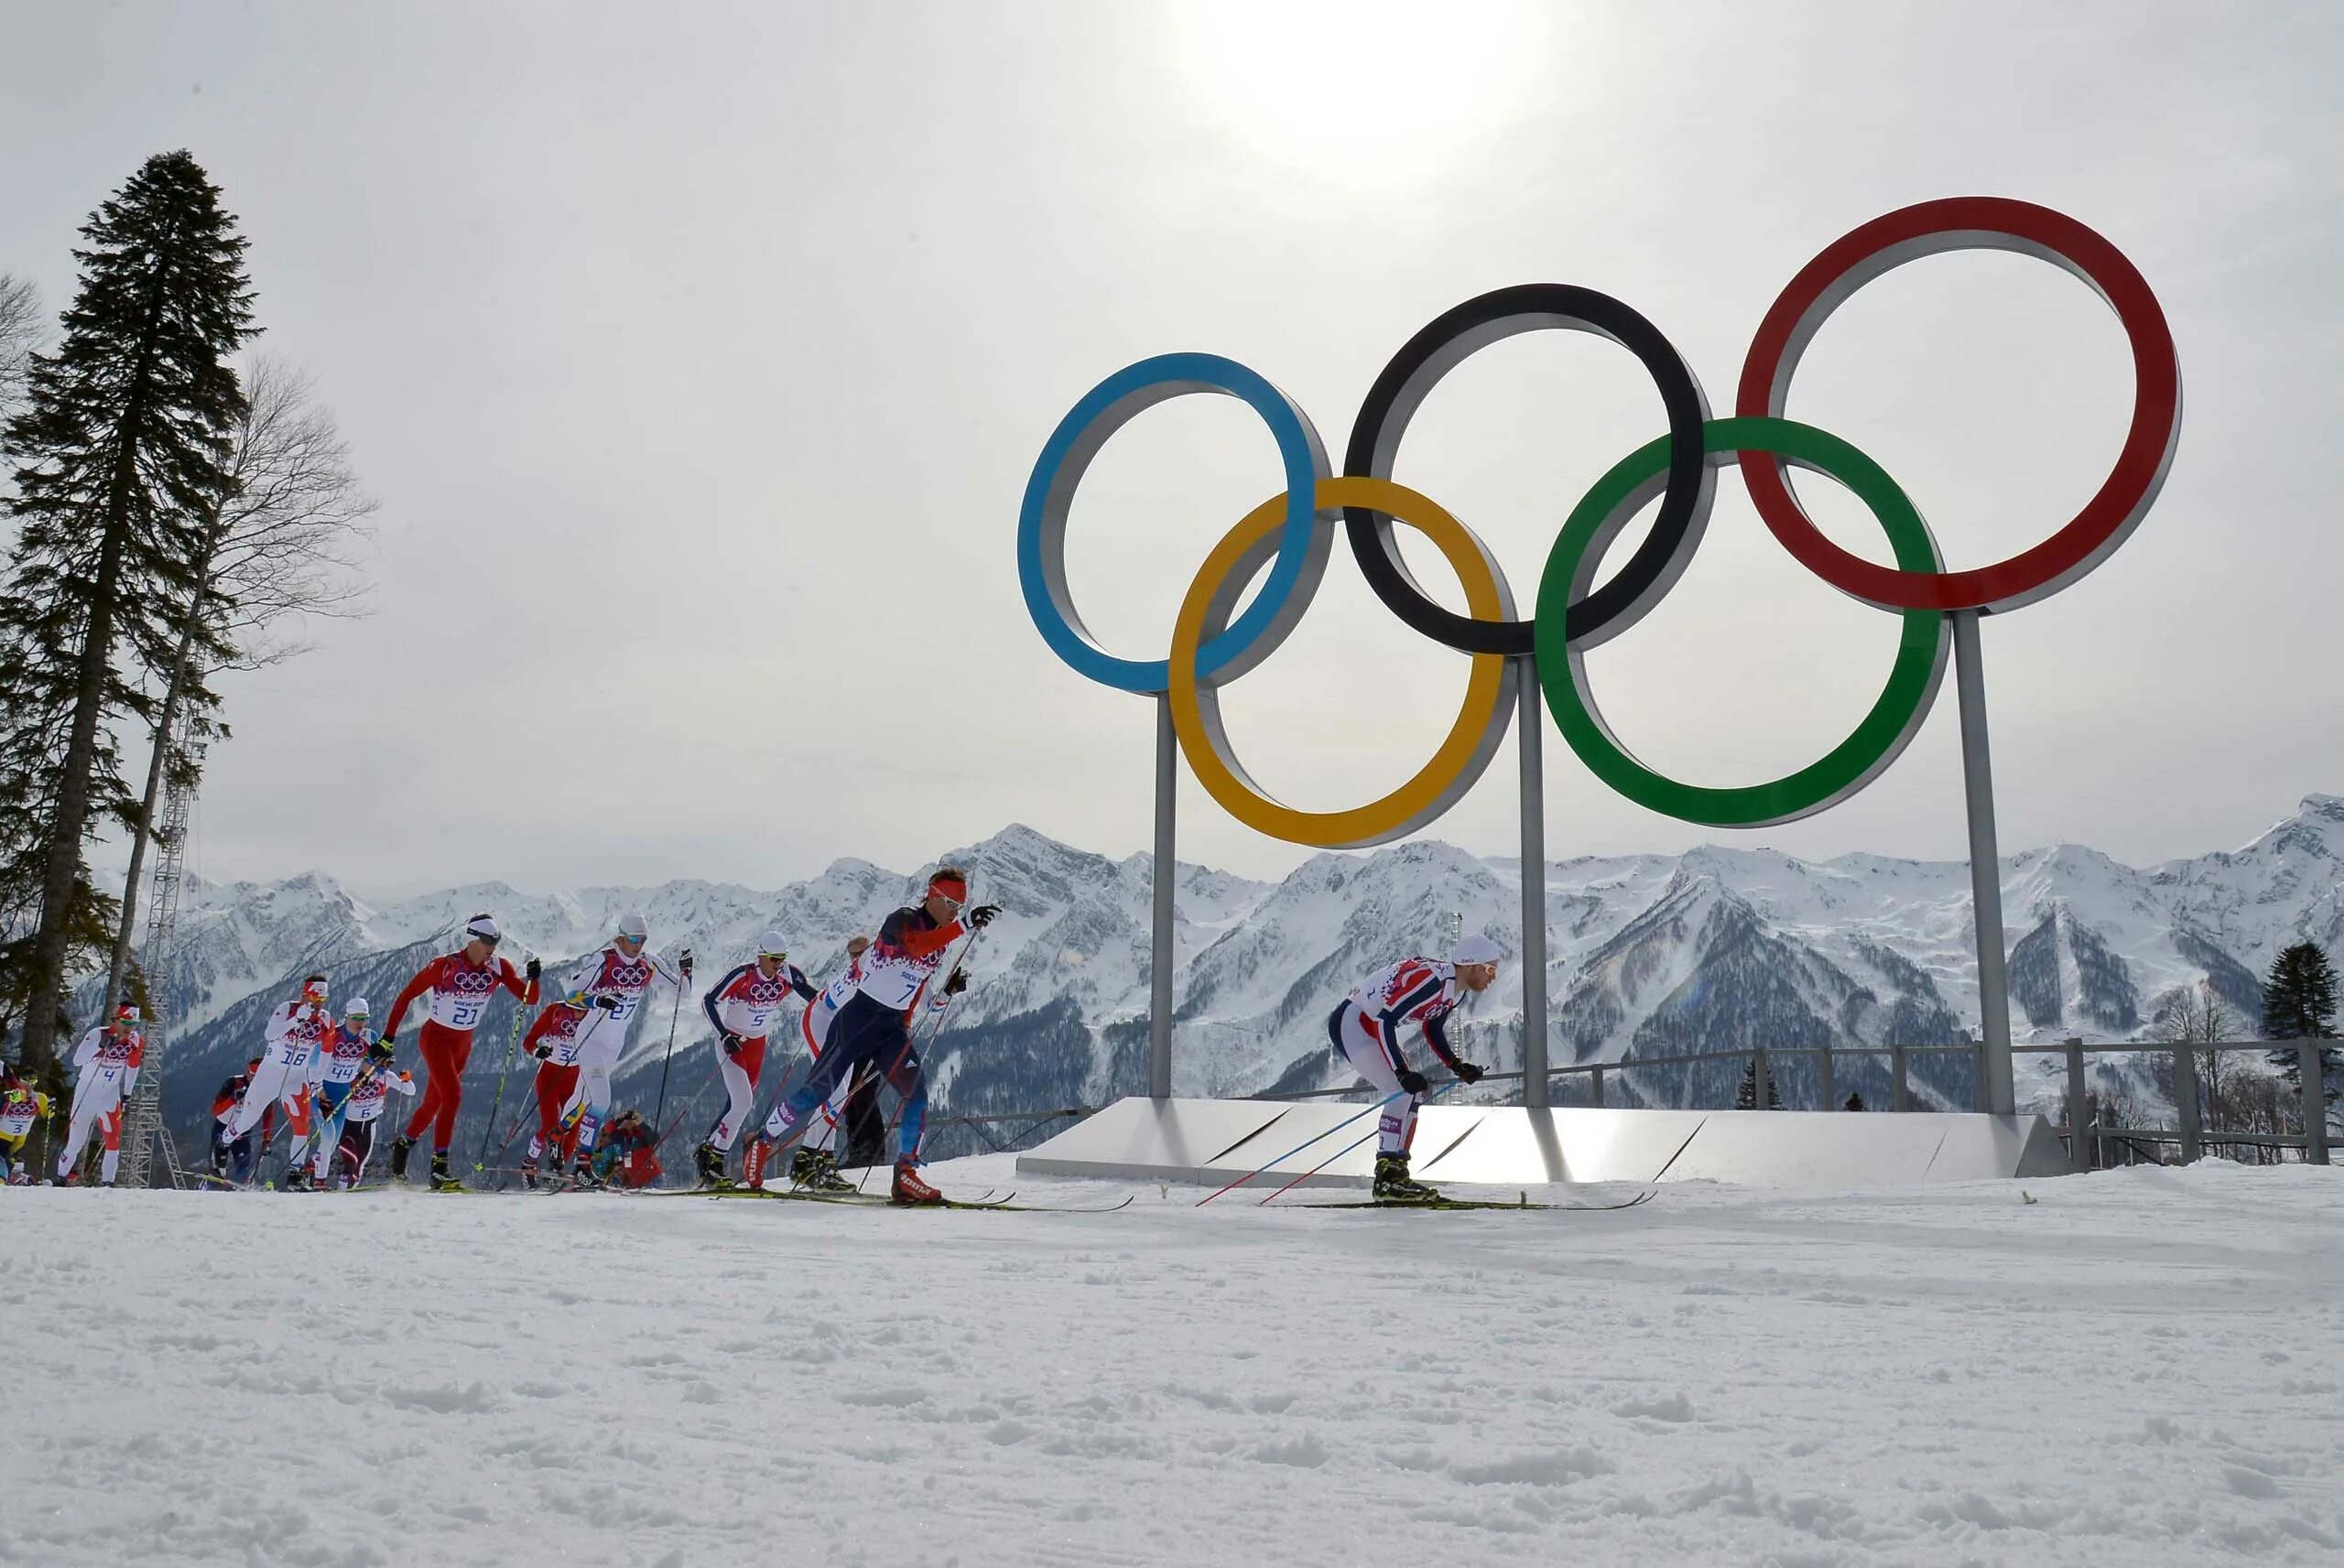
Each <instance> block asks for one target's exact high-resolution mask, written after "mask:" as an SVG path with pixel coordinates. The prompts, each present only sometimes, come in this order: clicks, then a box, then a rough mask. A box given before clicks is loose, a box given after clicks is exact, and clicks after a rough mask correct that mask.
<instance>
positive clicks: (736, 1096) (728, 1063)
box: [708, 1040, 765, 1154]
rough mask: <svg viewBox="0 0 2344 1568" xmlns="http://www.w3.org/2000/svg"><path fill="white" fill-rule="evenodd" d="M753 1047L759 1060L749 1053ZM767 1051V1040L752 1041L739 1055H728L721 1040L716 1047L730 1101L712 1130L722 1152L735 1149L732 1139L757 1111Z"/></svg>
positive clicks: (710, 1138) (711, 1137) (711, 1136)
mask: <svg viewBox="0 0 2344 1568" xmlns="http://www.w3.org/2000/svg"><path fill="white" fill-rule="evenodd" d="M753 1050H754V1052H755V1053H756V1054H757V1060H755V1061H752V1060H751V1059H750V1055H749V1053H750V1052H751V1051H753ZM764 1056H765V1042H764V1041H763V1040H752V1041H750V1042H749V1043H748V1044H745V1045H743V1046H742V1047H741V1054H739V1055H738V1056H728V1055H726V1054H725V1053H724V1047H723V1044H722V1043H721V1042H720V1043H719V1044H718V1045H717V1047H716V1058H717V1060H716V1069H717V1071H718V1072H719V1073H722V1075H723V1076H724V1093H725V1096H726V1104H725V1107H724V1114H723V1115H722V1116H720V1117H718V1118H717V1119H716V1125H715V1126H713V1127H711V1128H710V1129H709V1130H708V1141H709V1142H710V1143H711V1144H712V1145H714V1147H715V1148H716V1150H717V1152H719V1153H724V1154H729V1153H731V1152H733V1140H734V1139H736V1138H738V1137H740V1136H741V1129H743V1128H744V1127H746V1126H748V1125H749V1118H750V1117H751V1116H753V1115H754V1114H755V1111H756V1108H757V1077H756V1070H757V1067H758V1066H759V1065H762V1061H763V1058H764Z"/></svg>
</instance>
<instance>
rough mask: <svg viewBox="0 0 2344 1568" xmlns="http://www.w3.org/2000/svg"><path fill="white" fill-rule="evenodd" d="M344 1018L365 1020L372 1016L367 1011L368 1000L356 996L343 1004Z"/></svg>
mask: <svg viewBox="0 0 2344 1568" xmlns="http://www.w3.org/2000/svg"><path fill="white" fill-rule="evenodd" d="M368 1016H370V1014H369V1013H368V1012H367V1011H366V999H365V998H364V997H363V996H354V997H352V998H351V999H350V1000H348V1001H346V1002H343V1003H342V1017H344V1018H365V1017H368Z"/></svg>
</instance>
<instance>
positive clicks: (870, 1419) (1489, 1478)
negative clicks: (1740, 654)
mask: <svg viewBox="0 0 2344 1568" xmlns="http://www.w3.org/2000/svg"><path fill="white" fill-rule="evenodd" d="M936 1169H937V1174H938V1176H939V1182H940V1183H941V1184H942V1185H944V1186H945V1187H946V1188H947V1190H954V1189H957V1190H960V1191H961V1192H964V1193H969V1192H973V1191H977V1190H982V1188H984V1187H986V1186H988V1185H992V1184H995V1183H1001V1184H1009V1183H1010V1182H1012V1181H1014V1180H1015V1178H1014V1177H1013V1176H1011V1175H1010V1173H1009V1166H1008V1162H1007V1161H1006V1159H1005V1158H1004V1157H994V1158H990V1159H987V1160H980V1161H964V1162H956V1163H953V1164H948V1165H943V1166H939V1167H937V1168H936ZM1021 1185H1023V1186H1024V1188H1025V1189H1026V1192H1027V1193H1028V1194H1029V1195H1036V1196H1039V1195H1043V1194H1045V1193H1048V1194H1053V1195H1056V1194H1069V1195H1083V1196H1095V1195H1098V1194H1099V1193H1100V1192H1101V1190H1102V1189H1101V1188H1100V1187H1098V1186H1093V1185H1089V1184H1075V1183H1063V1182H1062V1183H1051V1184H1042V1183H1027V1184H1021ZM2024 1185H2025V1187H2026V1190H2027V1191H2029V1192H2031V1193H2033V1194H2034V1195H2035V1197H2036V1198H2037V1199H2038V1200H2039V1201H2038V1202H2037V1203H2035V1204H2033V1205H2028V1204H2025V1203H2024V1202H2023V1201H2022V1198H2021V1194H2020V1187H2021V1184H2015V1183H1993V1184H1980V1185H1976V1186H1968V1187H1961V1188H1952V1189H1940V1190H1934V1191H1916V1192H1897V1193H1873V1194H1861V1195H1805V1196H1789V1195H1774V1194H1764V1193H1756V1192H1749V1191H1739V1190H1727V1189H1717V1188H1692V1187H1670V1188H1666V1189H1664V1190H1663V1191H1662V1193H1661V1195H1660V1197H1659V1199H1658V1200H1657V1201H1656V1202H1655V1203H1653V1204H1651V1205H1650V1206H1645V1207H1643V1208H1639V1209H1635V1210H1633V1211H1630V1212H1627V1213H1622V1214H1612V1215H1571V1214H1528V1215H1523V1214H1511V1215H1509V1214H1384V1213H1357V1212H1351V1213H1319V1214H1310V1213H1298V1212H1281V1211H1279V1210H1276V1209H1269V1210H1264V1209H1258V1208H1253V1207H1250V1206H1240V1205H1237V1204H1233V1203H1229V1202H1228V1201H1227V1200H1224V1202H1223V1203H1220V1204H1215V1205H1214V1206H1211V1207H1210V1208H1206V1209H1203V1210H1199V1209H1197V1208H1195V1207H1193V1206H1192V1205H1193V1204H1194V1202H1195V1199H1196V1197H1197V1196H1198V1194H1197V1193H1196V1192H1194V1191H1192V1190H1191V1191H1184V1190H1181V1189H1177V1188H1175V1189H1174V1190H1173V1191H1172V1193H1171V1194H1170V1195H1169V1197H1168V1198H1167V1197H1165V1196H1163V1195H1159V1193H1158V1190H1157V1189H1156V1188H1155V1187H1154V1186H1149V1187H1146V1188H1145V1190H1144V1191H1143V1193H1142V1195H1141V1198H1140V1201H1139V1202H1138V1203H1137V1204H1135V1205H1134V1206H1133V1207H1132V1208H1131V1209H1128V1210H1126V1211H1124V1212H1123V1213H1120V1214H1114V1215H1106V1216H1094V1217H1079V1216H1067V1215H1047V1214H1043V1215H1014V1214H957V1213H943V1214H938V1213H926V1214H903V1213H894V1212H885V1211H881V1212H868V1211H863V1210H844V1209H836V1208H824V1207H818V1206H813V1205H807V1204H776V1203H755V1202H729V1203H711V1202H704V1201H700V1200H695V1199H689V1198H644V1197H615V1196H607V1195H576V1196H565V1197H558V1198H532V1197H520V1196H514V1197H505V1196H494V1197H456V1198H435V1197H429V1196H425V1195H419V1194H418V1195H352V1196H344V1197H323V1196H315V1195H273V1194H271V1195H261V1194H255V1195H237V1194H217V1195H214V1194H205V1195H192V1194H190V1195H180V1194H169V1193H142V1194H105V1193H96V1192H81V1191H58V1190H53V1189H30V1190H15V1191H5V1192H0V1238H5V1247H6V1252H7V1255H8V1258H9V1260H10V1262H11V1265H12V1266H11V1267H10V1268H9V1269H8V1270H7V1271H5V1274H0V1323H5V1327H6V1336H7V1337H6V1350H5V1355H6V1359H7V1362H8V1364H9V1368H10V1371H11V1373H12V1376H11V1378H10V1385H11V1387H13V1388H14V1389H15V1390H16V1397H15V1399H13V1400H11V1401H10V1407H11V1408H10V1409H9V1410H8V1411H7V1415H6V1418H5V1425H4V1426H0V1432H5V1439H0V1497H4V1498H5V1499H6V1509H5V1527H0V1562H7V1563H19V1562H21V1563H41V1564H54V1563H123V1562H138V1563H296V1564H316V1565H320V1568H323V1565H343V1564H348V1565H358V1564H374V1563H383V1564H388V1563H426V1564H431V1565H433V1568H440V1565H450V1568H453V1565H461V1564H470V1563H496V1564H507V1563H510V1564H520V1563H565V1564H568V1563H629V1564H645V1563H659V1564H669V1565H673V1568H684V1565H687V1564H700V1563H719V1562H725V1561H731V1562H736V1563H760V1564H787V1563H836V1564H859V1563H874V1564H887V1565H889V1568H902V1565H904V1564H919V1565H921V1568H948V1565H950V1564H955V1563H958V1564H963V1565H968V1568H975V1565H980V1564H996V1563H998V1564H1024V1563H1035V1564H1063V1565H1069V1568H1101V1565H1109V1568H1112V1565H1116V1564H1125V1563H1177V1564H1180V1565H1181V1568H1241V1565H1247V1564H1278V1565H1285V1564H1317V1563H1345V1564H1362V1565H1364V1564H1379V1565H1385V1564H1397V1563H1484V1562H1489V1563H1506V1562H1523V1563H1579V1564H1589V1565H1590V1568H1616V1565H1619V1564H1631V1563H1748V1564H1770V1563H1771V1564H1814V1565H1822V1564H1840V1563H1897V1564H1906V1563H1919V1564H1932V1563H1947V1564H1953V1563H1980V1564H1983V1563H2009V1564H2013V1565H2016V1564H2059V1563H2078V1564H2081V1563H2095V1564H2100V1563H2337V1562H2339V1560H2344V1391H2339V1385H2344V1170H2335V1171H2317V1170H2308V1171H2307V1170H2303V1169H2292V1170H2290V1169H2280V1170H2252V1171H2250V1170H2245V1169H2241V1168H2236V1167H2228V1166H2221V1165H2214V1164H2208V1165H2202V1166H2199V1167H2198V1168H2196V1169H2194V1170H2191V1171H2189V1172H2187V1173H2176V1172H2159V1171H2127V1172H2118V1173H2105V1174H2100V1175H2094V1176H2089V1177H2081V1178H2076V1177H2070V1178H2065V1179H2061V1180H2055V1181H2048V1182H2042V1183H2031V1184H2024ZM1105 1190H1107V1191H1110V1192H1112V1194H1114V1195H1120V1194H1121V1193H1122V1192H1124V1191H1127V1190H1129V1188H1128V1187H1125V1186H1115V1187H1112V1188H1109V1189H1105Z"/></svg>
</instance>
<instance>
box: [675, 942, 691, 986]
mask: <svg viewBox="0 0 2344 1568" xmlns="http://www.w3.org/2000/svg"><path fill="white" fill-rule="evenodd" d="M676 972H677V973H678V974H680V975H682V976H683V977H684V979H691V978H692V950H691V949H690V948H689V947H687V948H685V949H684V950H683V951H682V952H681V953H678V955H676Z"/></svg>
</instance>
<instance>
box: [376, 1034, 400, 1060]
mask: <svg viewBox="0 0 2344 1568" xmlns="http://www.w3.org/2000/svg"><path fill="white" fill-rule="evenodd" d="M394 1044H396V1041H394V1040H393V1039H392V1038H391V1037H390V1036H389V1035H387V1034H385V1035H384V1036H383V1037H382V1038H381V1039H380V1040H377V1041H375V1042H374V1049H376V1050H377V1051H380V1052H381V1053H382V1054H384V1055H385V1056H387V1055H389V1054H391V1048H392V1046H393V1045H394Z"/></svg>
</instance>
